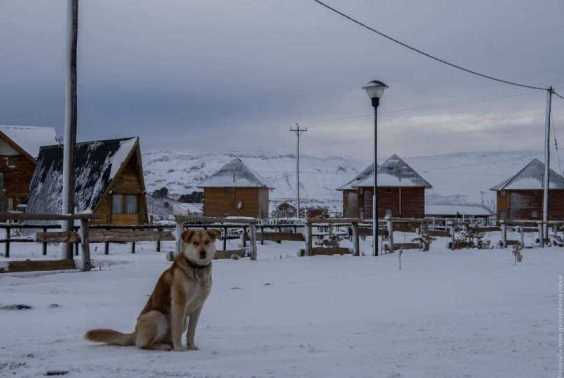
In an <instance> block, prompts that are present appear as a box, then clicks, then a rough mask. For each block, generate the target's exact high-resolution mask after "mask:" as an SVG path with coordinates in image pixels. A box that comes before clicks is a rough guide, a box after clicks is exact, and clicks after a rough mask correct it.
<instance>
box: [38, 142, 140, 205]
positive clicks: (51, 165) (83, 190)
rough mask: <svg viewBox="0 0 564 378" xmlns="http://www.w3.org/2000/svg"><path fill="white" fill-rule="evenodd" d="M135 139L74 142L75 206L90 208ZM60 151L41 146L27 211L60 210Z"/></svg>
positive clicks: (127, 154)
mask: <svg viewBox="0 0 564 378" xmlns="http://www.w3.org/2000/svg"><path fill="white" fill-rule="evenodd" d="M137 141H138V139H137V138H128V139H116V140H105V141H93V142H81V143H78V144H77V147H76V155H77V170H76V171H77V176H76V208H77V211H91V210H93V209H94V208H95V207H96V206H97V205H98V201H99V200H100V197H101V196H102V195H103V193H104V192H105V190H106V189H107V188H108V185H109V184H110V183H111V181H112V180H113V178H114V177H115V175H116V173H117V172H118V170H119V169H120V168H121V166H122V165H123V164H125V163H126V158H127V157H128V156H129V155H130V154H131V153H132V150H133V148H134V146H135V145H136V143H137ZM62 163H63V151H62V148H60V147H58V146H50V147H46V148H42V149H41V153H40V156H39V159H38V164H37V166H36V169H35V172H34V174H33V178H32V180H31V184H30V195H29V201H28V207H27V211H28V212H30V213H59V212H60V211H61V209H62V203H63V198H62V191H63V165H62Z"/></svg>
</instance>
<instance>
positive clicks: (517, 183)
mask: <svg viewBox="0 0 564 378" xmlns="http://www.w3.org/2000/svg"><path fill="white" fill-rule="evenodd" d="M549 179H550V182H549V185H548V187H549V188H550V189H564V177H563V176H562V175H560V174H559V173H557V172H555V171H553V170H552V169H551V170H550V175H549ZM543 180H544V163H543V162H541V161H540V160H538V159H533V160H531V161H530V162H529V164H527V165H526V166H525V167H523V168H522V169H521V170H520V171H519V172H517V173H516V174H515V175H514V176H512V177H510V178H509V179H507V180H505V181H503V182H502V183H500V184H498V185H496V186H494V187H493V188H491V190H495V191H501V190H541V189H543V188H544V184H543Z"/></svg>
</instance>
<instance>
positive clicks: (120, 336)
mask: <svg viewBox="0 0 564 378" xmlns="http://www.w3.org/2000/svg"><path fill="white" fill-rule="evenodd" d="M84 337H85V338H86V339H87V340H90V341H94V342H96V343H106V344H110V345H119V346H129V345H135V332H133V333H121V332H118V331H114V330H113V329H92V330H90V331H88V332H86V334H85V335H84Z"/></svg>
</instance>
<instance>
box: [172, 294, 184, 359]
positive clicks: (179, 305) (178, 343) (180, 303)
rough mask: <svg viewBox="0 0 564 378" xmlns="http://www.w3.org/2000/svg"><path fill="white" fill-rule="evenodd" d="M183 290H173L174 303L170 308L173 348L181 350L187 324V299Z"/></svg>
mask: <svg viewBox="0 0 564 378" xmlns="http://www.w3.org/2000/svg"><path fill="white" fill-rule="evenodd" d="M183 294H184V293H182V290H173V293H172V305H171V308H170V336H171V340H172V348H173V349H174V350H175V351H181V350H183V348H182V333H183V332H184V325H185V324H186V323H185V322H186V315H185V311H186V299H185V296H184V295H183Z"/></svg>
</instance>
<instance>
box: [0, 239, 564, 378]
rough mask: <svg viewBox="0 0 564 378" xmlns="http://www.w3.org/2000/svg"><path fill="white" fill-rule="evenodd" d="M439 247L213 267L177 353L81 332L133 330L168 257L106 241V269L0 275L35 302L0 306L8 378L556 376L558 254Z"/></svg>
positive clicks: (4, 286) (272, 247) (23, 299)
mask: <svg viewBox="0 0 564 378" xmlns="http://www.w3.org/2000/svg"><path fill="white" fill-rule="evenodd" d="M445 243H446V240H438V241H437V242H435V243H434V245H433V247H432V250H431V252H428V253H423V252H406V253H404V254H403V269H402V270H401V271H399V270H398V255H397V254H393V255H386V256H381V257H378V258H374V257H369V256H363V257H352V256H343V257H338V256H334V257H308V258H299V257H296V252H297V251H298V250H299V249H300V248H302V247H303V243H297V242H296V243H294V242H285V243H283V244H281V245H279V244H274V243H267V244H265V245H264V246H260V245H259V260H258V261H256V262H252V261H249V260H246V259H244V260H239V261H216V262H214V288H213V291H212V294H211V297H210V299H209V301H208V302H207V304H206V306H205V308H204V312H203V314H202V318H201V321H200V325H199V330H198V333H197V343H198V344H199V347H200V351H197V352H183V353H175V352H154V351H142V350H137V349H135V348H133V347H127V348H124V347H110V346H100V345H95V344H92V343H89V342H87V341H85V340H84V339H83V338H82V335H83V334H84V332H85V331H86V330H87V329H89V328H94V327H111V328H115V329H118V330H122V331H128V330H130V329H131V328H132V326H133V323H134V320H135V318H136V316H137V315H138V312H139V311H140V310H141V308H142V306H143V305H144V303H145V301H146V299H147V296H148V295H149V294H150V292H151V290H152V288H153V285H154V284H155V282H156V279H157V277H158V275H159V274H160V272H161V271H162V270H163V269H165V267H166V266H167V265H168V263H167V262H166V261H165V256H164V253H156V252H155V251H154V244H153V243H147V244H141V245H139V246H138V253H137V254H136V255H131V254H129V253H127V251H128V250H129V248H128V247H127V246H116V247H114V248H112V252H111V255H110V256H104V255H103V254H101V253H102V248H98V249H97V250H96V251H94V258H95V260H96V265H97V266H101V267H102V270H95V271H92V272H88V273H75V272H72V273H41V274H40V273H26V274H1V275H0V306H3V305H10V304H27V305H30V306H32V307H33V308H32V309H30V310H0V376H2V377H4V376H5V377H11V376H17V377H36V376H43V375H44V374H45V373H46V372H47V371H49V370H63V371H69V373H68V375H67V376H69V377H157V376H158V377H253V376H254V377H386V378H392V377H393V378H400V377H432V378H438V377H449V378H452V377H523V378H531V377H555V376H556V375H557V366H558V344H557V340H558V338H557V336H558V324H557V317H558V277H559V274H561V273H563V272H564V250H563V249H549V248H547V249H527V250H525V251H524V254H525V257H524V261H523V263H522V264H520V265H513V256H512V254H511V252H510V250H482V251H477V250H476V251H470V250H467V251H459V252H449V251H447V250H446V249H445V247H444V245H445ZM219 245H220V243H218V246H219ZM363 247H364V249H365V250H366V251H368V244H365V245H364V246H363ZM21 248H22V247H18V248H13V250H12V253H13V255H14V256H16V255H20V257H21V256H23V255H26V254H27V252H23V251H22V249H21ZM23 248H30V247H29V245H27V246H24V247H23ZM172 248H173V246H172V243H171V244H168V243H167V244H166V248H164V249H168V250H171V249H172ZM53 250H55V249H53ZM35 253H37V252H35ZM54 304H56V305H57V306H54Z"/></svg>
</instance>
